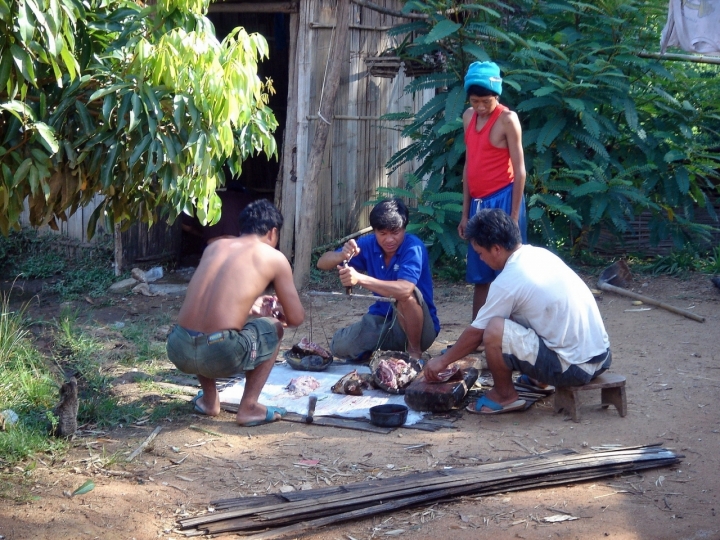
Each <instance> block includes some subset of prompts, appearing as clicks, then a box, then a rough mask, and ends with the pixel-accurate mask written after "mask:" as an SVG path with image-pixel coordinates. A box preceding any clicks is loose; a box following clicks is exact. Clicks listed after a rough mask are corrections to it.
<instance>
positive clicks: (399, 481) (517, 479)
mask: <svg viewBox="0 0 720 540" xmlns="http://www.w3.org/2000/svg"><path fill="white" fill-rule="evenodd" d="M683 457H684V456H682V455H678V454H675V453H674V452H672V451H671V450H667V449H665V448H662V447H661V446H659V445H651V446H636V447H626V448H615V449H612V450H604V451H599V452H593V453H583V454H580V453H575V452H573V451H571V450H564V451H554V452H548V453H545V454H537V455H532V456H527V457H522V458H515V459H509V460H504V461H500V462H494V463H485V464H483V465H477V466H473V467H464V468H459V469H449V470H437V471H435V470H434V471H427V472H419V473H412V474H409V475H404V476H397V477H394V478H388V479H383V480H373V481H366V482H357V483H353V484H346V485H343V486H332V487H325V488H319V489H312V490H305V491H295V492H290V493H282V494H275V495H267V496H264V497H240V498H235V499H222V500H217V501H211V502H210V504H211V505H212V506H213V507H214V508H215V512H213V513H212V514H206V515H203V516H199V517H195V518H189V519H183V520H181V521H180V523H179V525H180V528H181V529H183V530H188V529H196V531H195V532H196V533H197V534H202V533H205V534H219V533H224V532H241V533H242V534H246V535H249V536H246V538H252V539H253V540H260V539H262V540H268V539H271V538H282V537H284V536H288V535H298V534H302V533H303V532H306V531H311V530H315V529H316V528H318V527H323V526H326V525H331V524H335V523H340V522H343V521H351V520H356V519H363V518H367V517H372V516H376V515H379V514H383V513H387V512H392V511H395V510H400V509H405V508H409V507H413V506H418V505H422V504H427V503H435V502H438V501H445V500H451V499H452V498H454V497H460V496H464V495H492V494H496V493H504V492H508V491H520V490H525V489H534V488H538V487H546V486H556V485H560V484H567V483H577V482H582V481H585V480H591V479H595V478H601V477H605V476H614V475H616V474H621V473H627V472H634V471H638V470H642V469H649V468H656V467H666V466H668V465H672V464H675V463H678V462H680V460H681V459H682V458H683ZM191 534H192V533H191Z"/></svg>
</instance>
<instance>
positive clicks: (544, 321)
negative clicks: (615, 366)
mask: <svg viewBox="0 0 720 540" xmlns="http://www.w3.org/2000/svg"><path fill="white" fill-rule="evenodd" d="M493 317H502V318H504V319H511V320H513V321H515V322H516V323H518V324H521V325H522V326H524V327H525V328H532V329H533V330H534V331H535V333H536V334H537V335H538V336H539V337H540V338H542V339H543V341H544V342H545V344H546V345H547V346H548V348H549V349H552V350H553V351H555V352H556V353H557V355H558V356H559V357H560V359H561V360H564V361H565V362H567V363H568V364H583V363H585V362H587V361H588V360H590V359H591V358H592V357H594V356H597V355H599V354H601V353H603V352H605V351H606V350H607V349H608V348H609V347H610V341H609V339H608V335H607V332H605V325H604V324H603V321H602V317H601V316H600V310H599V309H598V307H597V303H596V301H595V298H594V297H593V295H592V293H591V292H590V289H588V287H587V285H585V283H584V282H583V280H582V279H580V277H579V276H578V275H577V274H576V273H575V272H573V271H572V270H571V269H570V268H569V267H568V266H567V265H566V264H565V263H564V262H563V261H562V260H561V259H560V258H559V257H558V256H557V255H555V254H553V253H551V252H550V251H548V250H546V249H543V248H539V247H535V246H529V245H523V246H521V247H520V248H519V249H518V250H517V251H515V252H514V253H513V254H512V255H510V257H509V258H508V260H507V262H506V264H505V268H503V270H502V272H500V275H498V277H497V278H495V281H493V282H492V284H491V285H490V290H489V292H488V297H487V301H486V302H485V305H484V306H483V307H482V308H481V309H480V311H478V314H477V317H476V319H475V320H474V321H473V323H472V326H474V327H475V328H478V329H480V330H484V329H485V328H486V327H487V325H488V322H489V321H490V319H492V318H493Z"/></svg>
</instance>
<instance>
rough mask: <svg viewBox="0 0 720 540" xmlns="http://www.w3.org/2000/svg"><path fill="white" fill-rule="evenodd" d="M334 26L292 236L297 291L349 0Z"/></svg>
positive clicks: (306, 273) (313, 219) (303, 277)
mask: <svg viewBox="0 0 720 540" xmlns="http://www.w3.org/2000/svg"><path fill="white" fill-rule="evenodd" d="M335 24H336V28H335V35H334V41H333V43H332V44H331V46H330V50H329V51H328V55H329V59H328V66H327V78H326V80H325V83H324V85H323V86H324V87H323V92H322V103H321V104H320V110H319V111H318V116H321V117H322V118H323V119H325V121H323V122H318V123H317V126H316V128H315V140H314V141H313V144H312V147H311V148H310V153H309V155H308V159H307V164H308V165H307V170H306V174H305V179H304V182H303V185H302V192H301V195H300V202H301V205H302V213H301V215H300V219H299V220H298V230H297V234H296V237H295V272H294V280H295V286H296V287H297V288H298V289H300V288H302V287H303V286H305V284H306V283H307V281H308V278H309V277H310V256H311V253H312V244H313V240H314V238H315V230H316V228H317V221H318V218H317V216H316V215H315V214H316V212H317V199H318V186H319V183H320V169H321V166H322V159H323V154H324V153H325V144H326V143H327V139H328V134H329V131H330V121H329V120H327V119H328V118H331V117H332V113H333V108H334V105H335V96H336V95H337V90H338V87H339V86H340V72H341V70H342V66H343V64H344V63H345V62H346V61H347V58H346V56H347V55H346V51H347V44H348V32H349V28H348V27H349V25H350V2H349V0H338V4H337V12H336V22H335Z"/></svg>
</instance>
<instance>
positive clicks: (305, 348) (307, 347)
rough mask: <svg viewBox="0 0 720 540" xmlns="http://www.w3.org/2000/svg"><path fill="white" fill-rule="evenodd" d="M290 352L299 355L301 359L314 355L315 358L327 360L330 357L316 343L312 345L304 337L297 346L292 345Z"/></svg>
mask: <svg viewBox="0 0 720 540" xmlns="http://www.w3.org/2000/svg"><path fill="white" fill-rule="evenodd" d="M291 350H292V352H294V353H295V354H298V355H300V356H301V357H302V356H309V355H312V354H315V355H317V356H320V357H322V358H325V359H327V358H330V356H331V355H330V353H329V352H328V351H326V350H325V349H323V348H322V347H321V346H320V345H318V344H317V343H313V342H312V341H310V340H309V339H308V338H306V337H304V338H302V339H301V340H300V342H299V343H298V344H297V345H293V347H292V349H291Z"/></svg>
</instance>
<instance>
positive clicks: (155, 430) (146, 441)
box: [125, 426, 162, 463]
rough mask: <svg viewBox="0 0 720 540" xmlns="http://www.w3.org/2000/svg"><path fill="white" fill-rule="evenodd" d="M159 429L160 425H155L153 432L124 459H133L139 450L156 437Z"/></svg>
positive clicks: (128, 460) (129, 460) (143, 448)
mask: <svg viewBox="0 0 720 540" xmlns="http://www.w3.org/2000/svg"><path fill="white" fill-rule="evenodd" d="M161 429H162V426H158V427H156V428H155V429H154V430H153V432H152V433H151V434H150V435H148V438H147V439H145V440H144V441H143V442H142V444H141V445H140V446H138V447H137V448H136V449H135V450H133V453H132V454H130V455H129V456H128V457H127V459H126V460H125V461H127V462H128V463H130V462H131V461H132V460H133V459H135V458H136V457H137V456H138V454H140V452H142V451H143V450H145V448H146V447H147V445H148V444H150V443H151V442H152V440H153V439H154V438H155V437H157V434H158V433H160V430H161Z"/></svg>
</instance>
